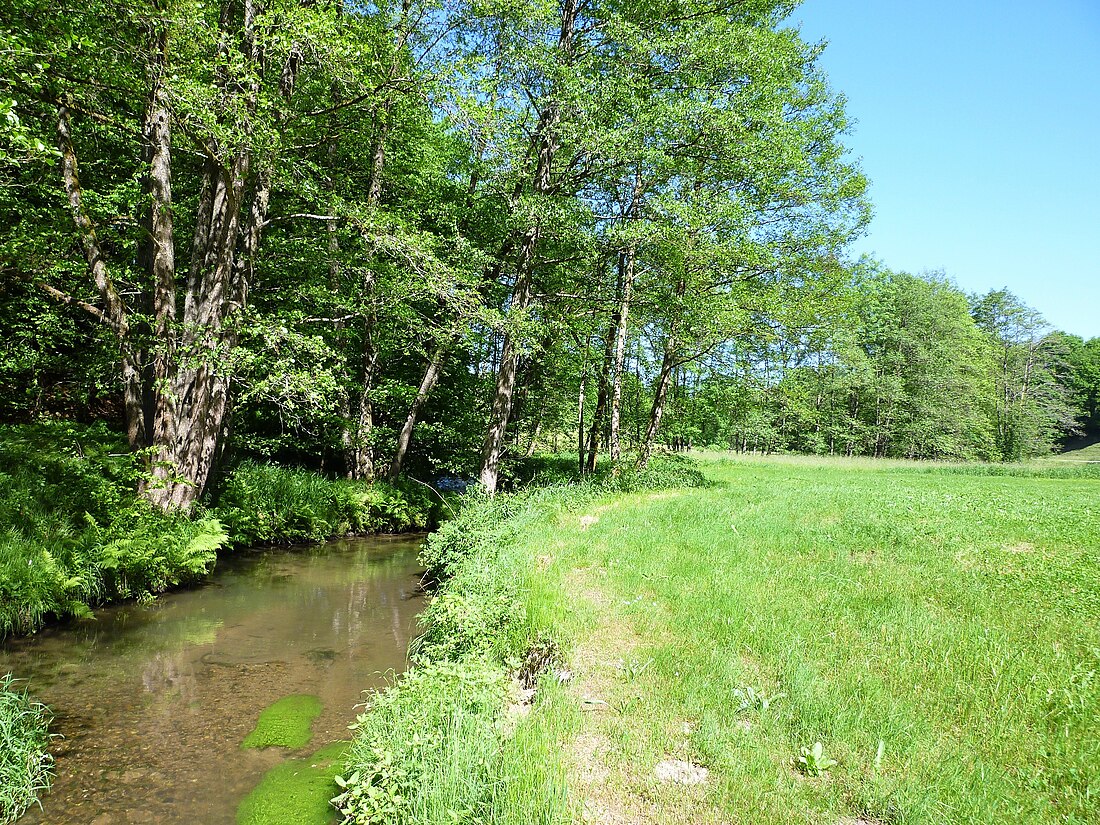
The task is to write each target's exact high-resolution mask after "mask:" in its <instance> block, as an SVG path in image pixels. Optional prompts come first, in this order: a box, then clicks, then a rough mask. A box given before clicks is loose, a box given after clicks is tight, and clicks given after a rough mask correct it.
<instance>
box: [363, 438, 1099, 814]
mask: <svg viewBox="0 0 1100 825" xmlns="http://www.w3.org/2000/svg"><path fill="white" fill-rule="evenodd" d="M700 466H702V468H703V469H704V471H705V475H706V477H707V479H708V480H709V486H707V487H705V488H702V489H675V488H673V489H665V490H640V491H637V492H626V493H624V492H619V491H616V492H605V493H603V494H600V495H596V494H593V493H592V492H589V493H588V494H587V495H577V494H575V493H570V494H566V493H563V494H561V495H559V496H558V497H557V498H554V497H553V496H552V495H548V496H546V497H545V500H544V501H543V503H542V504H541V505H539V506H533V505H532V506H531V507H528V508H527V509H523V508H518V510H517V508H516V507H512V508H511V509H512V511H513V512H512V514H511V515H510V516H509V517H508V522H509V523H510V524H511V525H512V527H511V528H509V529H507V530H504V529H501V530H498V531H497V532H496V533H495V534H492V535H487V536H483V537H482V538H480V539H476V540H473V544H474V545H476V546H474V547H473V550H472V551H470V553H469V555H468V556H467V557H465V558H464V559H463V560H462V561H461V562H459V563H456V564H455V565H454V569H453V570H452V574H453V578H452V579H451V580H450V583H449V584H448V585H446V586H445V587H444V589H443V591H442V592H441V595H440V596H439V597H437V599H436V602H435V603H433V605H432V606H431V607H430V608H429V610H428V611H427V613H426V615H425V622H426V623H427V632H426V634H425V637H426V638H427V639H429V641H430V643H431V644H432V645H435V646H436V649H437V650H440V651H443V654H442V655H441V657H440V658H442V659H443V660H445V662H446V663H445V664H443V665H440V664H438V662H428V663H427V664H425V665H423V666H422V668H421V669H420V675H419V676H418V677H417V680H418V682H416V683H414V684H413V685H412V686H411V687H412V688H413V693H415V692H416V690H418V689H419V690H421V691H423V688H424V685H425V683H426V682H427V683H429V684H438V685H440V686H444V687H445V686H446V685H447V684H448V682H447V681H446V679H436V681H435V682H434V683H433V682H432V679H433V675H432V674H433V669H440V668H442V669H443V672H444V674H445V675H446V676H447V678H448V679H450V680H451V682H453V681H454V680H455V679H456V676H455V674H456V673H458V674H465V675H461V677H460V678H459V681H462V680H466V683H467V684H474V683H477V679H479V678H481V679H484V678H485V677H484V676H478V674H479V673H480V670H479V669H478V668H481V667H482V665H479V666H478V668H473V669H470V668H468V667H467V665H466V664H465V663H466V662H468V661H469V657H470V656H482V659H481V660H479V661H482V662H483V661H485V659H484V656H485V655H488V656H489V659H491V660H495V661H499V662H502V663H504V665H505V666H506V667H511V668H515V667H521V666H522V663H523V655H522V652H521V651H522V650H523V649H524V645H527V646H530V645H531V644H532V642H536V644H535V646H534V648H531V649H537V648H538V644H537V642H538V640H546V639H553V640H554V641H555V642H556V643H557V644H558V645H559V646H560V653H559V654H557V655H555V656H551V657H549V658H550V659H552V662H551V666H550V668H549V669H548V670H547V672H546V673H545V674H544V675H543V677H542V679H541V683H540V686H539V690H538V692H537V694H536V695H535V697H534V700H533V706H531V707H530V708H524V706H523V700H524V697H525V694H522V693H518V692H517V691H518V686H514V687H513V692H512V698H511V699H508V700H504V701H503V703H501V702H497V703H495V704H494V703H493V702H492V701H489V700H488V699H486V698H485V695H486V694H485V692H484V691H481V692H480V693H477V695H478V696H479V697H480V699H479V701H480V702H481V704H480V705H477V704H476V703H471V701H470V700H469V699H468V698H466V699H463V696H464V695H468V694H469V689H468V688H467V693H466V694H463V693H462V691H456V690H451V693H450V695H452V696H453V697H454V700H453V701H452V703H451V705H450V706H449V707H447V709H446V711H445V712H439V711H438V708H437V711H433V713H436V715H437V716H438V717H439V719H440V720H441V721H437V722H432V723H431V724H428V723H427V722H426V721H425V718H424V717H423V714H419V711H418V710H417V708H418V707H424V705H423V704H418V703H416V702H411V701H409V702H407V704H409V705H410V709H408V710H407V712H406V713H405V715H404V716H402V715H401V714H400V713H398V714H396V715H395V714H394V713H393V712H392V711H393V708H394V707H395V706H396V705H398V704H400V701H399V700H398V699H397V698H396V697H393V696H389V697H383V699H382V700H381V701H378V702H377V703H376V704H377V705H378V706H379V707H380V709H381V715H380V717H377V718H373V719H372V714H371V713H368V714H366V716H365V717H363V720H361V721H362V722H363V729H361V730H360V732H359V736H358V737H357V740H356V743H355V745H354V747H353V751H354V752H355V753H357V754H359V758H358V761H356V759H352V761H351V764H350V765H349V766H348V770H349V772H350V771H351V770H352V769H354V770H356V771H359V772H360V774H356V779H357V780H358V781H359V782H360V783H361V785H362V786H363V787H362V788H361V789H360V790H359V791H358V793H360V795H362V796H366V795H367V794H368V792H369V793H376V792H388V793H391V794H394V795H398V796H400V795H401V794H406V793H408V788H409V787H411V788H412V789H413V791H412V792H413V794H414V795H415V796H416V797H417V799H418V800H419V801H417V802H416V804H415V805H413V806H411V807H410V806H408V805H406V806H405V809H404V811H403V813H404V814H405V816H398V815H396V813H397V809H394V813H395V815H394V816H391V818H390V819H388V820H387V821H393V822H398V821H408V822H436V821H438V822H447V821H453V822H491V823H514V825H520V823H546V825H551V823H554V824H555V825H557V824H559V823H560V824H562V825H564V823H581V822H592V823H605V824H606V825H618V824H619V823H639V822H644V823H662V824H664V823H684V825H687V824H688V823H692V824H693V825H694V823H837V824H838V825H869V824H870V825H873V824H874V823H898V824H899V825H900V824H902V823H1022V822H1028V823H1077V824H1080V823H1086V822H1097V821H1098V816H1100V558H1098V550H1100V471H1098V470H1097V468H1096V467H1093V466H1087V465H1086V466H1080V467H1065V466H1059V467H1051V468H1044V467H1042V466H1033V467H1026V466H1015V467H1003V466H988V465H973V466H961V465H929V464H916V463H902V462H885V461H872V460H851V461H845V460H826V459H812V458H793V457H792V458H760V459H752V458H734V459H728V458H711V459H709V460H704V461H702V462H701V463H700ZM493 506H499V505H493ZM505 509H508V508H507V507H505ZM516 512H518V514H519V515H518V521H517V515H516ZM472 522H476V524H477V525H479V527H478V529H481V530H483V531H488V533H493V531H492V530H490V529H489V528H487V527H486V526H485V525H487V524H492V523H493V517H492V515H491V513H490V514H488V515H485V516H483V517H482V518H480V519H472ZM431 548H432V545H431V544H430V545H429V551H431ZM429 555H431V552H429ZM470 628H474V630H470ZM494 657H495V658H494ZM429 658H430V657H429ZM527 658H528V659H530V655H528V657H527ZM463 668H467V669H466V670H463ZM563 673H564V674H565V676H566V677H567V678H564V679H562V678H561V677H562V675H563ZM432 696H433V701H434V702H436V703H437V705H438V703H440V702H443V703H444V704H446V702H447V700H446V698H445V696H443V694H442V693H440V692H434V693H432ZM517 696H518V697H519V698H518V699H517ZM441 697H443V698H441ZM411 698H412V696H410V697H409V699H410V700H411ZM486 707H488V708H490V710H486ZM494 708H495V710H494ZM492 714H496V716H497V719H496V728H495V730H496V736H497V737H499V739H500V742H501V744H500V745H499V746H498V747H486V742H487V741H489V740H491V739H492V738H493V735H492V731H493V730H494V728H493V727H492V725H491V724H489V723H488V722H487V721H486V719H487V715H492ZM479 720H480V721H479ZM462 730H466V731H469V730H480V731H482V733H481V734H479V735H478V736H477V737H472V738H471V737H462V736H459V735H458V732H460V731H462ZM405 734H409V736H408V737H406V738H408V739H409V740H410V741H412V740H415V741H416V742H419V743H420V744H419V746H418V747H419V748H420V750H419V751H418V752H417V755H415V756H414V757H409V758H408V759H406V760H405V761H402V759H405V756H407V754H408V753H410V752H411V750H408V749H407V750H406V752H405V756H402V755H401V754H400V753H397V752H398V751H400V750H401V747H402V746H400V745H394V743H395V742H396V743H400V742H401V741H402V737H403V736H404V735H405ZM470 739H476V742H468V741H467V740H470ZM818 744H820V748H816V747H815V746H817V745H818ZM815 751H816V752H815ZM444 754H445V755H446V758H443V756H442V755H444ZM800 757H802V761H800ZM417 760H419V761H417ZM668 760H681V761H682V762H683V763H687V765H688V766H698V767H702V768H705V769H706V770H707V771H708V775H707V776H706V779H705V780H704V781H702V782H699V783H697V784H682V783H677V782H674V781H673V782H669V781H661V780H660V779H658V777H657V766H658V764H659V763H661V762H665V761H668ZM455 765H466V767H465V768H457V767H453V766H455ZM470 765H474V766H476V767H477V770H476V771H475V770H473V769H467V768H469V766H470ZM394 771H397V772H398V773H400V775H401V776H402V777H404V778H405V779H406V780H407V781H406V783H405V785H403V786H401V787H402V788H403V790H400V789H399V790H394V788H396V787H397V786H396V785H393V783H392V782H391V784H390V786H387V784H386V783H387V782H388V781H389V780H388V779H387V777H390V776H392V775H393V773H394ZM418 777H419V779H420V780H422V781H417V779H418ZM479 783H480V784H481V785H483V786H484V787H482V788H481V789H480V790H478V789H473V790H471V786H474V785H477V784H479ZM387 787H389V788H390V790H389V791H386V790H385V789H386V788H387ZM370 788H373V789H374V790H370ZM434 788H448V789H450V790H448V792H447V794H446V795H442V794H437V793H435V792H434V790H433V789H434ZM456 789H457V790H456ZM402 805H405V803H404V802H402ZM414 808H415V810H414ZM354 810H355V808H354V806H352V807H351V808H349V809H345V811H344V812H345V814H350V813H352V812H354ZM428 811H431V812H432V813H431V814H430V815H429V814H426V812H428ZM425 817H426V818H425ZM346 821H375V820H373V819H362V820H354V819H348V820H346ZM379 821H382V820H379Z"/></svg>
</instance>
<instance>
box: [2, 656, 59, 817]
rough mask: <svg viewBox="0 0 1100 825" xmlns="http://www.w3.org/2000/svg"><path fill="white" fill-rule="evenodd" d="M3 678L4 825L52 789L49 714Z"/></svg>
mask: <svg viewBox="0 0 1100 825" xmlns="http://www.w3.org/2000/svg"><path fill="white" fill-rule="evenodd" d="M19 688H20V686H19V685H17V684H16V683H15V680H13V679H12V677H11V676H10V675H0V822H3V823H7V822H14V821H15V820H16V819H17V818H18V817H19V816H20V814H22V813H23V812H24V811H25V810H26V809H27V808H29V807H30V806H31V805H33V804H34V803H35V801H36V800H37V797H38V794H39V793H40V792H41V791H44V790H45V789H46V788H48V787H49V786H50V779H51V777H52V775H53V759H52V757H51V756H50V754H49V753H48V751H47V750H46V746H47V745H48V744H49V732H48V726H49V713H48V711H47V710H46V708H45V707H43V706H42V705H40V704H38V703H36V702H34V701H32V700H31V699H30V698H29V697H28V696H27V693H26V691H25V690H21V689H19Z"/></svg>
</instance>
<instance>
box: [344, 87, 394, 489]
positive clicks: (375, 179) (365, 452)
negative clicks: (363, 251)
mask: <svg viewBox="0 0 1100 825" xmlns="http://www.w3.org/2000/svg"><path fill="white" fill-rule="evenodd" d="M393 104H394V99H393V98H392V97H388V98H386V99H385V100H384V101H383V102H382V106H381V109H380V114H379V116H378V127H377V129H376V130H375V135H374V142H373V143H372V144H371V149H370V174H369V176H368V178H367V206H368V207H369V208H376V207H377V206H378V205H379V204H380V203H381V202H382V174H383V172H384V170H385V166H386V138H387V137H389V133H390V113H391V112H392V111H393ZM374 288H375V278H374V275H373V273H371V272H370V270H369V269H367V270H366V271H365V272H364V275H363V303H364V310H363V315H362V336H363V338H362V346H363V350H362V355H361V358H360V362H359V363H360V366H361V372H360V376H361V378H362V384H361V389H360V393H359V403H358V417H357V421H356V428H355V435H354V437H353V438H352V439H351V443H352V455H351V458H352V461H351V466H350V467H349V468H348V470H349V473H348V474H349V476H350V477H351V478H356V479H362V480H364V481H373V480H374V476H375V465H374V444H373V443H372V441H373V433H374V401H373V398H372V394H373V391H374V381H375V377H376V374H377V372H378V357H379V356H378V348H377V346H376V345H375V344H376V340H375V339H376V327H377V325H378V316H377V312H376V310H375V307H374ZM344 440H345V441H346V440H347V439H346V437H345V439H344Z"/></svg>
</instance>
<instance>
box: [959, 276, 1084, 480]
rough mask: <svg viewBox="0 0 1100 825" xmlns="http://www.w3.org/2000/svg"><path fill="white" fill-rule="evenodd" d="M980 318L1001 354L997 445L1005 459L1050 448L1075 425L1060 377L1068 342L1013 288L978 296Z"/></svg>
mask: <svg viewBox="0 0 1100 825" xmlns="http://www.w3.org/2000/svg"><path fill="white" fill-rule="evenodd" d="M972 304H973V314H974V319H975V320H976V321H977V323H978V326H980V327H981V328H982V329H983V330H984V331H985V333H986V335H987V336H988V339H989V342H990V345H991V346H992V347H993V348H994V351H995V353H996V379H995V380H996V408H995V409H996V412H995V420H996V428H997V447H998V450H999V453H1000V456H1001V458H1003V459H1004V460H1005V461H1020V460H1023V459H1026V458H1032V457H1033V456H1036V455H1045V454H1047V453H1049V452H1050V451H1051V450H1052V449H1053V448H1054V446H1055V444H1056V443H1058V441H1059V440H1060V438H1061V436H1062V433H1063V432H1065V431H1066V430H1070V429H1072V428H1073V425H1074V411H1073V408H1072V406H1071V404H1070V398H1069V395H1068V393H1067V390H1066V388H1065V387H1064V386H1063V385H1062V384H1061V383H1059V381H1058V377H1057V375H1058V372H1059V371H1060V370H1061V369H1062V367H1061V365H1062V363H1063V360H1064V358H1065V341H1064V339H1063V338H1062V337H1061V336H1059V335H1056V334H1054V333H1053V332H1052V331H1051V329H1050V327H1049V326H1048V324H1047V322H1046V321H1045V320H1044V318H1043V316H1042V315H1041V314H1040V313H1039V312H1037V311H1036V310H1034V309H1032V308H1031V307H1029V306H1026V305H1025V304H1023V303H1022V302H1021V301H1020V299H1019V298H1017V297H1016V296H1015V295H1013V294H1012V293H1011V292H1009V291H1008V290H1007V289H999V290H992V291H990V292H988V293H986V294H985V295H982V296H974V298H973V299H972Z"/></svg>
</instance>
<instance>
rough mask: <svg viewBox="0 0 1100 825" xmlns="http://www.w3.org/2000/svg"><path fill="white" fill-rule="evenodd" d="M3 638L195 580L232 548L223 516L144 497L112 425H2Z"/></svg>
mask: <svg viewBox="0 0 1100 825" xmlns="http://www.w3.org/2000/svg"><path fill="white" fill-rule="evenodd" d="M0 467H4V468H5V469H4V470H0V529H2V530H3V532H0V635H3V634H6V633H10V632H23V633H25V632H30V631H33V630H35V629H37V628H38V627H39V626H40V625H41V624H42V623H43V622H44V621H45V620H46V619H47V618H49V617H51V616H53V617H57V618H65V617H68V616H85V615H87V614H88V613H89V609H90V606H91V605H94V604H97V603H100V602H105V601H111V600H117V599H130V598H137V599H149V598H152V597H153V596H154V595H155V594H157V593H160V592H163V591H164V590H167V589H169V588H172V587H176V586H178V585H180V584H184V583H187V582H192V581H196V580H198V579H200V578H202V577H203V576H205V575H206V574H207V573H208V572H209V571H210V569H211V568H212V567H213V565H214V562H215V559H216V556H217V551H218V549H219V548H221V547H224V546H225V545H226V544H227V543H228V536H227V535H226V532H225V530H224V529H223V528H222V526H221V523H220V522H219V521H217V520H216V519H214V518H199V519H191V518H189V517H187V516H184V515H182V514H178V513H177V514H165V513H162V512H160V511H158V510H156V509H155V508H153V507H151V506H150V505H149V504H148V503H147V502H145V501H143V500H141V499H139V498H138V497H137V494H136V491H135V485H136V483H137V478H138V469H137V467H136V464H135V462H134V459H133V458H132V457H131V456H129V455H128V454H127V453H126V452H125V451H124V450H123V449H122V448H121V446H120V445H119V443H118V440H117V437H116V436H115V435H114V434H112V433H110V432H109V431H108V430H107V429H106V428H104V427H103V426H96V427H80V426H77V425H73V424H39V425H35V426H32V427H0Z"/></svg>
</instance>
